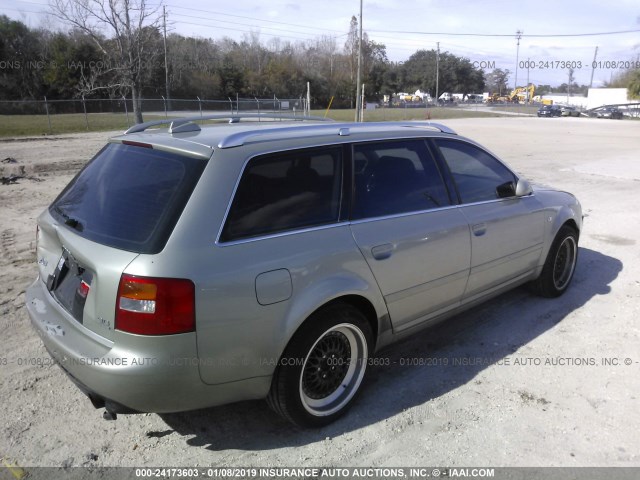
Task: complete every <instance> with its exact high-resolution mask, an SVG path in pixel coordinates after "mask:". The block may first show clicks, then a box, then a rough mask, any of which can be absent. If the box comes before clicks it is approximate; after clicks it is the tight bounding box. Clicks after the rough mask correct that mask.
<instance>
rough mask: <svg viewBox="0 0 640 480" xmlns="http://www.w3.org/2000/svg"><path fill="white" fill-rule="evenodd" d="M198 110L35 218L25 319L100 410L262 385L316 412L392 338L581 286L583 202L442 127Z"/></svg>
mask: <svg viewBox="0 0 640 480" xmlns="http://www.w3.org/2000/svg"><path fill="white" fill-rule="evenodd" d="M211 117H214V116H211ZM245 117H249V118H245ZM207 118H208V117H204V120H207ZM200 120H201V119H200V118H197V119H177V120H173V121H167V122H164V121H156V122H149V123H147V124H142V125H137V126H135V127H132V128H131V129H129V130H128V131H127V132H126V133H125V134H123V135H120V136H117V137H114V138H111V139H110V140H109V142H108V143H107V145H106V146H105V147H104V148H103V149H102V150H101V151H100V152H99V153H98V154H97V155H96V156H95V157H94V158H93V160H91V161H90V162H89V163H88V164H87V165H86V166H85V167H84V168H83V169H82V170H81V171H80V172H79V173H78V174H77V175H76V177H75V178H74V179H73V180H72V181H71V183H69V185H68V186H67V187H66V188H65V189H64V190H63V191H62V192H61V193H60V195H59V196H58V197H57V198H56V199H55V201H54V202H53V203H52V204H51V206H50V207H49V208H48V209H46V210H45V211H44V212H43V213H42V214H41V215H40V216H39V218H38V227H37V262H38V268H39V275H38V278H37V280H36V281H35V283H33V284H32V285H31V286H30V287H29V288H28V290H27V295H26V304H27V308H28V312H29V315H30V317H31V322H32V324H33V327H34V328H35V330H36V331H37V332H38V333H39V335H40V337H41V338H42V341H43V342H44V345H45V346H46V348H47V350H48V351H49V353H50V355H51V356H52V357H53V358H54V359H55V360H56V361H57V363H58V364H59V365H60V366H61V367H62V368H63V369H64V370H65V371H66V373H67V374H68V375H69V377H70V378H71V380H72V381H74V382H75V383H76V385H77V386H78V387H79V388H80V389H81V390H82V391H83V392H84V393H85V394H87V395H88V396H89V398H90V400H91V401H92V402H93V404H94V405H95V406H96V407H97V408H103V407H104V408H105V411H104V416H105V418H111V419H113V418H115V417H116V415H117V414H118V413H135V412H175V411H184V410H191V409H198V408H203V407H210V406H215V405H221V404H225V403H229V402H235V401H240V400H247V399H259V398H266V399H267V401H268V403H269V404H270V405H271V407H272V408H273V409H274V410H275V411H277V412H278V413H280V414H281V415H283V416H284V417H285V418H287V419H289V420H290V421H292V422H294V423H296V424H298V425H301V426H310V427H313V426H321V425H324V424H327V423H329V422H331V421H333V420H335V419H336V418H337V417H338V416H340V415H341V414H343V413H344V412H345V410H346V409H347V408H348V407H349V406H350V404H351V403H352V401H353V400H354V398H355V396H356V393H357V392H358V389H359V387H360V385H361V383H362V380H363V377H364V375H365V371H366V369H367V365H368V364H370V362H371V355H372V354H373V353H374V352H376V351H377V350H379V349H380V348H382V347H384V346H386V345H388V344H390V343H391V342H393V341H395V340H398V339H400V338H403V337H406V336H408V335H412V334H414V333H415V332H416V330H418V329H420V328H423V327H425V326H428V325H432V324H434V323H435V322H438V321H440V320H443V319H445V318H446V317H450V316H452V315H454V314H456V313H459V312H461V311H462V310H464V309H468V308H470V307H472V306H473V305H476V304H477V303H478V302H481V301H484V300H486V299H488V298H490V297H493V296H495V295H498V294H500V293H501V292H504V291H505V290H508V289H511V288H514V287H516V286H518V285H521V284H524V283H531V284H532V286H533V290H535V291H537V292H538V293H539V294H541V295H542V296H546V297H556V296H559V295H561V294H563V293H564V292H565V291H566V289H567V287H568V286H569V284H570V281H571V278H572V276H573V273H574V268H575V265H576V260H577V257H578V237H579V234H580V229H581V227H582V212H581V207H580V204H579V202H578V201H577V200H576V198H575V197H574V196H573V195H571V194H569V193H565V192H561V191H555V190H551V189H548V188H541V187H540V188H538V187H532V186H530V184H529V183H528V182H527V181H526V180H524V179H522V178H520V177H519V176H518V175H517V174H516V173H514V172H513V171H512V170H510V169H509V168H508V167H507V166H506V165H505V164H504V163H503V162H501V161H500V160H499V159H498V158H496V156H495V155H493V154H491V153H490V152H488V151H487V150H486V149H484V148H482V147H481V146H480V145H478V144H477V143H475V142H473V141H471V140H468V139H466V138H463V137H461V136H458V135H457V134H456V133H455V132H453V131H452V130H450V129H449V128H447V127H445V126H442V125H438V124H433V123H426V122H406V123H377V124H376V123H369V124H339V123H335V122H320V121H312V122H309V121H304V122H300V121H289V120H287V121H283V119H282V118H280V121H274V120H273V119H271V120H270V121H267V119H266V118H265V119H263V118H262V117H257V116H256V115H253V116H252V115H243V116H231V117H227V120H230V121H225V122H222V121H220V120H218V121H217V123H211V122H209V123H207V122H200ZM241 120H242V121H241ZM246 120H250V121H246ZM258 120H260V121H258ZM263 120H264V121H263ZM198 122H199V123H198Z"/></svg>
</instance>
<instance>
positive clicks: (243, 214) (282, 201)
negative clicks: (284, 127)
mask: <svg viewBox="0 0 640 480" xmlns="http://www.w3.org/2000/svg"><path fill="white" fill-rule="evenodd" d="M341 191H342V150H341V148H340V147H334V148H316V149H305V150H296V151H289V152H281V153H275V154H268V155H263V156H260V157H256V158H254V159H252V160H251V161H249V163H248V164H247V166H246V168H245V169H244V172H243V174H242V178H241V180H240V183H239V184H238V188H237V191H236V194H235V196H234V199H233V203H232V205H231V208H230V210H229V214H228V215H227V220H226V222H225V226H224V228H223V230H222V234H221V236H220V240H221V241H223V242H228V241H232V240H239V239H243V238H249V237H256V236H260V235H269V234H273V233H279V232H284V231H288V230H294V229H299V228H305V227H313V226H319V225H325V224H329V223H332V222H337V221H338V217H339V212H340V200H341Z"/></svg>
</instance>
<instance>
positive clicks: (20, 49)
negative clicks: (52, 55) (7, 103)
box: [0, 15, 46, 100]
mask: <svg viewBox="0 0 640 480" xmlns="http://www.w3.org/2000/svg"><path fill="white" fill-rule="evenodd" d="M44 43H46V42H44V41H43V32H38V31H34V30H30V29H29V27H27V26H26V25H25V24H24V23H22V22H19V21H16V20H11V19H10V18H9V17H7V16H6V15H0V59H1V60H2V61H3V64H4V65H3V68H2V69H0V99H6V100H15V99H24V98H37V97H40V89H41V86H42V85H41V84H42V78H41V69H40V68H38V65H39V62H41V61H42V60H44V58H43V56H42V46H43V44H44Z"/></svg>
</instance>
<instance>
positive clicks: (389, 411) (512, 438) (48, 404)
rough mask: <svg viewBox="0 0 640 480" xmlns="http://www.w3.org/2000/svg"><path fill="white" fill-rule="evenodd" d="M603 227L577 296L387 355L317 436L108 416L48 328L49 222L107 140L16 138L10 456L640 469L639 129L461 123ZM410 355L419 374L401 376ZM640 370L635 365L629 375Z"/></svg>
mask: <svg viewBox="0 0 640 480" xmlns="http://www.w3.org/2000/svg"><path fill="white" fill-rule="evenodd" d="M447 124H448V125H450V126H451V127H452V128H454V129H456V130H458V131H459V133H461V134H464V135H467V136H469V137H471V138H473V139H475V140H477V141H479V142H480V143H482V144H484V145H486V146H487V147H488V148H490V149H491V150H493V151H494V152H495V153H496V154H498V155H499V156H501V157H502V158H503V159H505V160H506V161H508V162H509V163H510V164H511V165H512V166H513V167H514V168H515V169H516V170H518V171H519V172H521V173H523V174H524V175H525V176H526V177H528V178H529V179H531V180H533V181H535V182H538V183H545V184H551V185H554V186H556V187H559V188H562V189H566V190H568V191H571V192H573V193H575V194H576V195H577V196H578V197H579V199H580V200H581V202H582V204H583V208H584V213H585V215H586V218H585V224H584V231H583V234H582V237H581V239H580V245H581V249H580V256H579V261H578V268H577V271H576V277H575V280H574V284H573V285H572V287H571V288H570V290H569V291H568V292H567V294H566V295H565V296H563V297H562V298H561V299H557V300H546V299H540V298H537V297H534V296H531V295H530V294H529V293H528V291H527V290H526V289H524V288H522V289H518V290H516V291H513V292H511V293H508V294H506V295H503V296H501V297H500V298H497V299H496V300H494V301H491V302H489V303H487V304H485V305H484V306H482V307H480V308H478V309H475V310H474V311H472V312H469V313H466V314H463V315H460V316H458V317H456V318H454V319H452V320H450V321H449V322H448V323H446V324H444V325H442V326H440V327H437V328H436V329H432V330H430V331H426V332H424V333H423V334H421V335H417V336H416V337H415V338H413V339H411V340H410V341H406V342H403V343H401V344H398V345H395V346H393V347H391V348H389V349H387V350H385V351H383V352H381V353H380V357H381V358H384V357H388V358H390V361H391V366H386V367H373V368H371V369H370V371H369V376H368V379H367V380H366V383H365V385H364V391H363V394H362V396H361V397H360V399H359V400H358V401H357V403H356V404H355V406H354V408H353V409H352V410H351V412H350V413H349V414H348V415H347V416H346V417H344V418H343V419H342V420H340V421H338V422H337V423H335V424H333V425H331V426H329V427H327V428H324V429H322V430H316V431H300V430H297V429H295V428H293V427H291V426H290V425H289V424H287V423H286V422H285V421H283V420H281V419H280V418H278V417H277V416H276V415H275V414H273V413H272V412H271V411H270V410H269V408H268V407H267V405H266V403H264V402H260V401H256V402H245V403H241V404H236V405H230V406H225V407H220V408H214V409H208V410H203V411H197V412H189V413H180V414H171V415H155V414H147V415H132V416H125V415H121V416H119V418H118V420H117V421H115V422H108V421H105V420H103V419H102V414H101V411H98V410H94V409H93V407H92V406H91V404H90V403H89V401H88V400H87V399H86V398H85V397H84V396H83V395H82V394H81V393H80V391H79V390H78V389H77V388H76V387H75V386H73V385H72V384H71V382H69V381H68V380H67V379H66V377H65V376H64V374H63V373H62V372H61V370H60V369H59V368H58V367H57V366H51V365H50V364H49V357H48V355H47V353H46V352H45V350H44V348H43V347H42V346H41V343H40V341H39V339H38V337H37V335H36V334H35V333H34V332H33V331H32V329H31V327H30V325H29V321H28V318H27V313H26V310H25V308H24V305H23V304H24V290H25V287H26V286H27V285H28V284H29V283H30V282H31V281H32V280H33V279H34V278H35V275H36V265H35V260H34V253H33V252H34V238H35V219H36V217H37V215H38V214H39V213H40V212H41V211H42V210H43V209H44V208H45V207H46V206H47V204H48V203H49V202H50V201H51V200H52V199H53V198H54V196H55V195H56V194H57V193H58V192H59V191H60V190H61V189H62V187H63V186H64V185H65V184H66V183H67V182H68V181H69V180H70V179H71V177H72V175H73V174H74V173H75V172H76V171H77V170H78V168H79V167H80V166H81V165H82V164H83V163H84V162H85V161H86V160H87V159H88V158H89V157H90V156H91V155H92V154H93V153H95V152H96V151H97V150H98V149H99V148H100V147H101V145H102V144H103V143H104V141H105V139H106V138H107V136H108V134H106V133H97V134H75V135H68V136H60V137H55V138H39V139H35V140H30V139H29V140H28V141H27V140H26V139H19V140H16V141H6V140H2V141H0V160H2V159H5V158H6V157H12V158H14V159H15V160H16V161H17V162H18V163H11V164H10V163H2V164H0V176H7V175H8V174H9V173H15V174H21V175H25V176H27V177H29V178H23V179H20V180H19V181H18V183H16V184H9V185H0V213H1V215H0V252H1V256H0V315H1V317H0V334H1V335H2V350H1V353H0V357H1V358H0V362H2V363H1V364H0V378H1V384H0V399H1V402H2V423H1V424H0V457H3V458H9V459H11V460H13V461H15V462H17V463H18V464H20V465H22V466H72V465H73V466H80V465H95V466H116V465H121V466H134V465H135V466H140V465H155V466H167V465H173V466H178V465H181V466H195V465H199V466H232V465H236V466H250V465H251V466H280V467H281V466H359V465H360V466H361V465H365V466H416V465H445V466H596V465H597V466H632V465H633V466H640V436H639V435H638V426H639V425H640V408H639V407H640V402H639V399H638V397H639V396H640V324H639V323H638V318H640V312H639V308H640V307H639V306H640V301H639V299H640V277H639V275H638V267H639V266H640V258H639V256H640V249H639V248H638V245H637V244H636V242H637V238H638V237H639V234H640V208H639V206H640V158H639V156H640V122H634V121H627V120H625V121H611V120H593V119H583V118H551V119H544V118H543V119H538V118H487V119H460V120H451V121H449V122H447ZM407 359H411V361H412V363H416V364H417V365H414V366H407V365H404V366H402V365H401V364H402V363H406V362H407ZM627 363H630V364H627Z"/></svg>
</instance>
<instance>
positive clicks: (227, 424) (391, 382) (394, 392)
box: [147, 248, 623, 451]
mask: <svg viewBox="0 0 640 480" xmlns="http://www.w3.org/2000/svg"><path fill="white" fill-rule="evenodd" d="M622 267H623V265H622V262H621V261H620V260H618V259H616V258H613V257H610V256H607V255H604V254H603V253H600V252H597V251H594V250H590V249H586V248H580V251H579V262H578V265H577V267H576V272H575V277H574V280H573V284H572V285H571V287H570V289H569V290H568V291H567V292H566V293H565V294H564V295H563V296H562V297H561V298H560V299H545V298H540V297H537V296H535V295H532V294H531V293H529V291H528V289H527V288H526V287H521V288H518V289H515V290H513V291H511V292H508V293H505V294H503V295H501V296H499V297H497V298H495V299H493V300H490V301H488V302H486V303H484V304H482V305H480V306H478V307H476V308H474V309H471V310H469V311H467V312H464V313H461V314H459V315H457V316H455V317H453V318H451V319H449V320H447V321H446V322H443V323H441V324H440V325H437V326H435V327H432V328H429V329H427V330H424V331H421V332H419V333H417V334H415V335H413V336H412V337H411V338H410V339H408V340H404V341H402V342H399V343H396V344H394V345H392V346H390V347H387V348H385V349H383V350H382V351H381V352H379V353H378V354H377V355H376V357H375V358H376V359H377V361H378V363H380V364H381V365H379V366H375V365H372V366H371V367H370V368H369V371H368V374H367V378H366V380H365V383H364V384H363V385H362V387H361V396H360V397H359V398H358V399H357V401H356V402H355V403H354V405H353V408H352V409H351V410H350V411H349V412H348V413H347V414H346V415H345V416H344V417H342V418H341V419H339V420H338V421H336V422H334V423H333V424H331V425H329V426H326V427H324V428H321V429H316V430H303V429H299V428H297V427H295V426H293V425H291V424H290V423H288V422H287V421H285V420H283V419H282V418H280V417H279V416H278V415H277V414H276V413H274V412H273V411H272V410H270V409H269V407H268V406H267V404H266V402H264V401H250V402H241V403H236V404H232V405H226V406H222V407H215V408H209V409H205V410H198V411H193V412H183V413H174V414H162V415H160V417H161V418H162V419H163V420H164V421H165V422H166V424H167V426H168V427H169V428H170V429H173V431H175V433H178V434H179V435H182V436H183V437H184V439H185V443H186V444H187V445H190V446H194V447H195V446H197V447H201V448H207V449H210V450H214V451H222V450H230V449H237V450H246V451H252V450H269V449H275V448H282V447H293V446H302V445H306V444H310V443H315V442H318V441H322V440H325V439H326V438H327V437H330V438H332V437H336V436H339V435H342V434H344V433H347V432H351V431H356V430H358V429H361V428H363V427H366V426H368V425H371V424H374V423H377V422H380V421H384V420H386V419H389V418H391V417H393V416H395V415H397V414H399V413H401V412H402V411H403V410H405V409H408V408H412V407H416V406H419V405H423V404H424V403H425V402H427V401H429V400H431V399H434V398H438V397H440V396H441V395H443V394H445V393H447V392H449V391H451V390H454V389H456V388H458V387H460V386H462V385H465V384H466V383H468V382H469V381H470V380H472V379H473V378H474V377H476V376H477V375H478V374H479V373H480V372H481V371H482V370H484V369H486V368H487V367H488V366H490V365H493V364H495V363H497V362H500V361H501V360H503V359H504V358H505V357H508V356H509V355H511V354H513V353H514V352H515V351H517V350H518V349H519V348H520V347H522V346H524V345H526V344H527V343H529V342H531V341H532V340H533V339H535V338H536V337H538V336H539V335H541V334H543V333H544V332H546V331H547V330H549V329H551V328H552V327H553V326H554V325H556V324H558V323H560V322H562V321H563V320H564V319H565V318H566V317H567V315H569V314H570V313H571V312H573V311H575V310H577V309H579V308H580V307H582V306H583V305H585V304H586V303H587V302H588V301H589V300H591V299H592V298H594V297H596V296H598V295H606V294H607V293H609V292H610V290H611V288H610V285H611V283H612V282H613V281H614V280H615V279H616V277H617V276H618V274H619V272H620V271H621V270H622ZM551 356H554V355H551ZM429 359H430V360H429ZM445 359H446V360H445ZM464 359H467V360H464ZM445 361H446V362H447V365H446V366H445V365H443V363H444V362H445ZM429 362H431V364H428V363H429ZM455 362H457V363H458V365H457V366H455V367H453V364H454V363H455ZM374 364H375V360H374ZM411 364H413V365H411ZM452 367H453V368H452ZM167 433H172V432H171V430H167V431H163V432H160V434H162V435H165V434H167ZM147 435H148V436H154V435H155V432H147Z"/></svg>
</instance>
